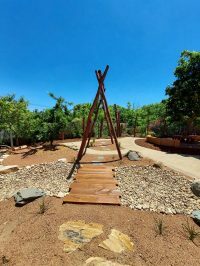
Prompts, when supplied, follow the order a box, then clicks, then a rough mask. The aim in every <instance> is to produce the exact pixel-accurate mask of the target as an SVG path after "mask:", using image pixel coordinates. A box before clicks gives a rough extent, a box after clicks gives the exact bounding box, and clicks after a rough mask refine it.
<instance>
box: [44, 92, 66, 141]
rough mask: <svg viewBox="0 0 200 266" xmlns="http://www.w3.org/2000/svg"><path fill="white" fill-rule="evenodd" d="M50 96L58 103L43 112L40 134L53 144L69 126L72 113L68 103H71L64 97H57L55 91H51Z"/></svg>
mask: <svg viewBox="0 0 200 266" xmlns="http://www.w3.org/2000/svg"><path fill="white" fill-rule="evenodd" d="M49 96H50V97H52V98H53V99H54V100H56V104H55V106H54V107H53V108H51V109H46V110H45V111H44V112H43V113H42V117H41V118H42V126H41V129H40V130H39V132H40V133H39V135H40V138H41V139H43V140H48V141H50V143H51V145H52V144H53V141H54V140H55V139H56V138H57V137H58V135H59V133H60V132H61V131H63V130H65V128H66V127H67V123H68V119H69V115H70V111H69V109H68V105H70V104H71V103H68V102H66V101H65V100H64V99H63V98H62V97H56V96H55V95H54V94H53V93H49Z"/></svg>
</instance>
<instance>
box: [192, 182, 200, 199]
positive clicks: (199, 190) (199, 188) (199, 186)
mask: <svg viewBox="0 0 200 266" xmlns="http://www.w3.org/2000/svg"><path fill="white" fill-rule="evenodd" d="M191 190H192V192H193V193H194V195H195V196H197V197H200V181H196V182H194V183H192V184H191Z"/></svg>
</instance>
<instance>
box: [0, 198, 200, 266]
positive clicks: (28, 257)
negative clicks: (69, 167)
mask: <svg viewBox="0 0 200 266" xmlns="http://www.w3.org/2000/svg"><path fill="white" fill-rule="evenodd" d="M40 202H41V199H38V200H36V201H34V202H32V203H29V204H27V205H25V206H24V207H21V208H17V207H15V206H14V201H13V199H10V200H7V201H5V202H0V212H1V216H0V258H1V261H0V265H2V264H1V263H2V258H4V261H5V260H7V261H8V263H7V265H34V266H37V265H38V266H41V265H59V266H61V265H65V266H66V265H67V266H80V265H84V262H85V260H86V259H88V258H89V257H92V256H94V257H95V256H99V257H104V258H107V259H109V260H112V261H115V262H119V263H124V264H129V265H137V266H138V265H176V266H177V265H179V266H180V265H199V261H200V248H199V246H198V245H199V244H200V243H199V241H197V242H196V245H195V244H194V243H193V242H191V241H190V240H188V239H187V237H186V235H185V234H184V232H183V229H182V224H184V223H185V222H186V220H185V219H186V218H185V217H184V216H182V215H176V216H171V215H162V214H155V213H151V212H145V211H136V210H135V211H133V210H131V209H129V208H126V207H119V206H116V207H114V206H102V205H78V204H77V205H75V204H74V205H73V204H65V205H62V200H61V199H57V198H53V197H52V198H47V199H46V202H48V210H47V211H46V212H45V213H44V214H38V210H39V203H40ZM8 210H9V211H8ZM155 217H160V218H162V219H163V222H164V225H165V226H166V230H164V235H163V236H158V235H157V234H156V231H155V229H154V227H155V220H154V219H155ZM69 220H85V221H86V222H95V223H101V224H103V226H104V227H103V230H104V233H103V234H102V235H100V236H99V237H97V238H95V239H93V240H92V241H91V242H90V243H88V244H86V245H85V246H84V247H83V248H81V249H80V250H77V251H74V252H73V253H71V254H66V253H65V252H64V251H63V243H62V242H61V241H60V240H58V229H59V226H60V225H61V224H62V223H64V222H66V221H69ZM190 223H191V224H192V225H194V226H195V228H196V229H197V230H198V229H199V228H198V226H197V225H196V224H194V222H193V221H192V220H190ZM112 228H115V229H118V230H120V231H122V232H123V233H125V234H128V235H129V236H130V237H131V239H132V241H133V242H134V244H135V251H134V252H130V253H129V252H125V253H122V254H114V253H113V252H111V251H106V250H104V249H102V248H100V247H98V244H99V243H100V242H101V241H102V240H105V239H106V238H107V236H108V234H109V233H110V230H111V229H112Z"/></svg>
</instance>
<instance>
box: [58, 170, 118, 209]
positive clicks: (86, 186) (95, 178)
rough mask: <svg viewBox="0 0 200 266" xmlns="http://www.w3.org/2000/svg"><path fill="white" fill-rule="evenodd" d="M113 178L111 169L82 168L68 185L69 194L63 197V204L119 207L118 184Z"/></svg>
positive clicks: (113, 173) (113, 174) (113, 172)
mask: <svg viewBox="0 0 200 266" xmlns="http://www.w3.org/2000/svg"><path fill="white" fill-rule="evenodd" d="M114 177H115V171H114V169H113V168H112V167H109V166H96V165H91V166H88V165H87V166H82V167H81V168H80V169H79V170H78V172H77V174H76V176H75V178H74V179H75V180H74V182H73V183H72V184H71V185H70V192H69V194H68V195H66V196H65V197H64V199H63V203H90V204H111V205H120V192H119V191H118V190H117V188H118V182H117V180H116V179H115V178H114Z"/></svg>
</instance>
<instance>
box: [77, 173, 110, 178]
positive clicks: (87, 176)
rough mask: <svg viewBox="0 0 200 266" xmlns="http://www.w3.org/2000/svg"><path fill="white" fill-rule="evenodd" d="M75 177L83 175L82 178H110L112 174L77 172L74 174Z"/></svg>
mask: <svg viewBox="0 0 200 266" xmlns="http://www.w3.org/2000/svg"><path fill="white" fill-rule="evenodd" d="M77 177H80V178H81V177H83V178H110V179H112V178H113V176H112V175H110V174H109V175H102V174H85V175H84V174H77V175H76V176H75V178H77Z"/></svg>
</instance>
